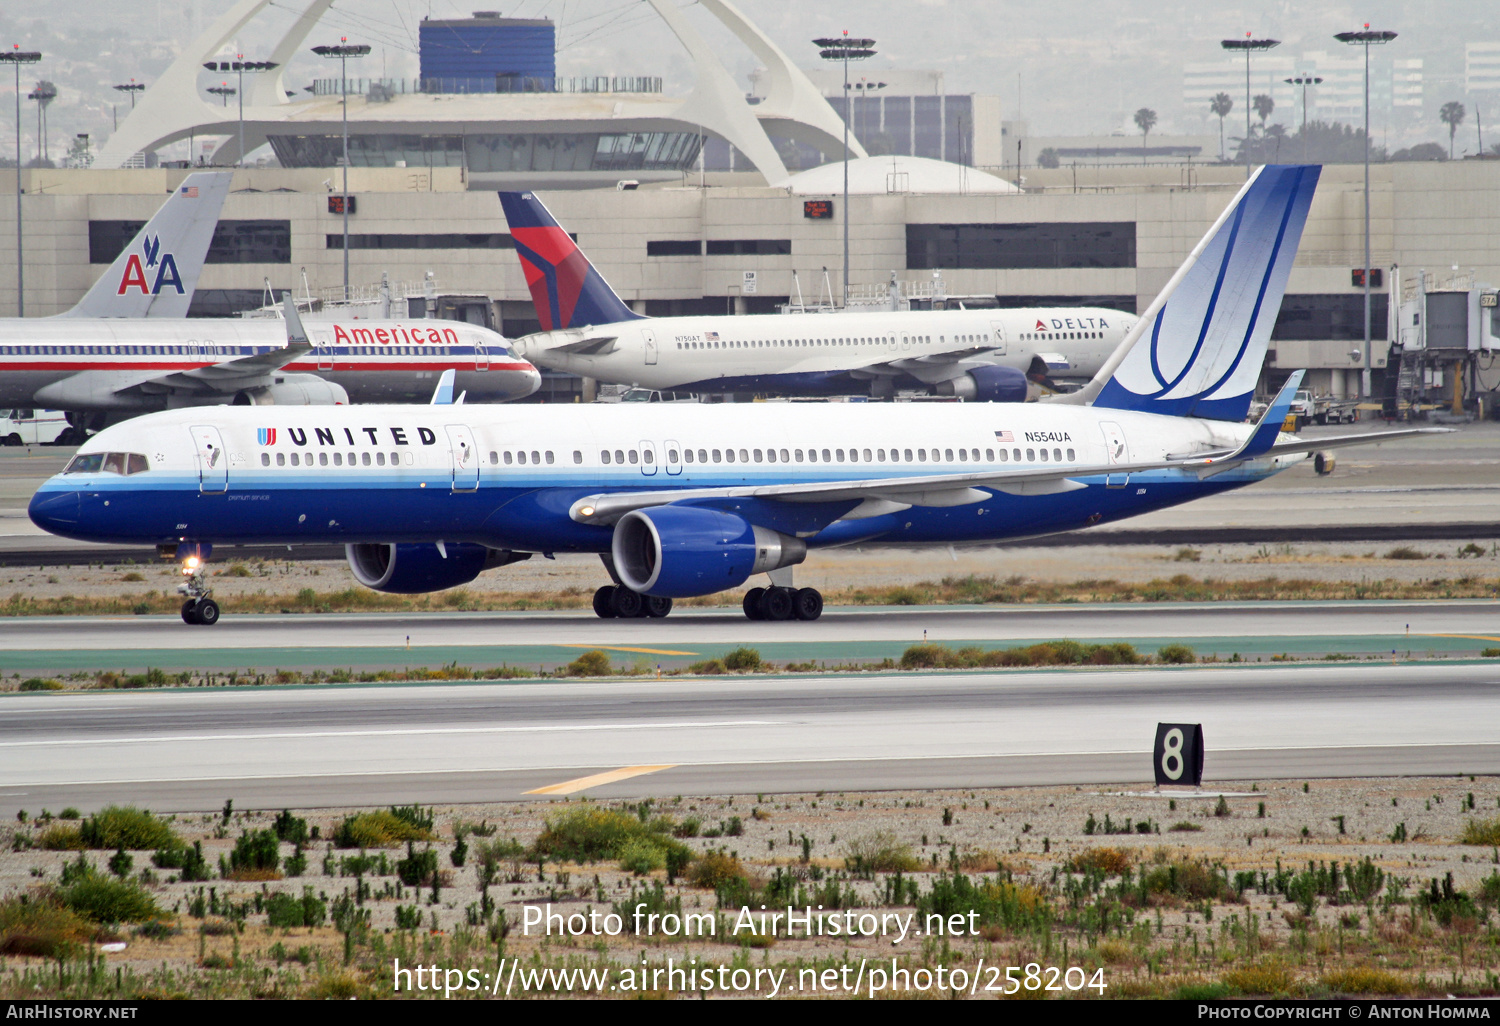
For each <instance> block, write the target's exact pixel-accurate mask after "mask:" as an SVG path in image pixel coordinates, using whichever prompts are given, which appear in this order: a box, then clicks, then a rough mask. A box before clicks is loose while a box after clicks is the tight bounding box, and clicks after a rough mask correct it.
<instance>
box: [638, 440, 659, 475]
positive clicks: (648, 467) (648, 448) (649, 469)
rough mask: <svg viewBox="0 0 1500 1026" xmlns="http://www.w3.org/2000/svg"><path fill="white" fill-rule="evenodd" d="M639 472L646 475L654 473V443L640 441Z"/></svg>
mask: <svg viewBox="0 0 1500 1026" xmlns="http://www.w3.org/2000/svg"><path fill="white" fill-rule="evenodd" d="M641 473H642V474H644V475H645V476H646V477H654V476H655V475H656V443H655V442H646V441H642V442H641Z"/></svg>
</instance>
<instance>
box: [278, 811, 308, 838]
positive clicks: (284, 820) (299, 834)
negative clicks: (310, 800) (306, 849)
mask: <svg viewBox="0 0 1500 1026" xmlns="http://www.w3.org/2000/svg"><path fill="white" fill-rule="evenodd" d="M271 829H272V830H274V831H276V837H277V839H278V840H281V841H285V842H286V843H287V844H306V843H307V820H305V819H300V818H298V817H297V816H293V815H292V813H291V811H290V810H288V809H282V810H281V812H280V814H279V815H277V817H276V819H275V821H274V822H273V823H272V824H271Z"/></svg>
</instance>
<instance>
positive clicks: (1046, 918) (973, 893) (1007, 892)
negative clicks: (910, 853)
mask: <svg viewBox="0 0 1500 1026" xmlns="http://www.w3.org/2000/svg"><path fill="white" fill-rule="evenodd" d="M970 912H974V913H976V916H975V918H976V920H977V921H978V922H979V923H980V924H981V925H993V926H1000V927H1003V928H1006V929H1013V930H1014V929H1029V928H1035V927H1040V926H1041V925H1042V924H1044V923H1047V922H1050V921H1051V919H1052V911H1051V909H1050V908H1049V906H1048V904H1047V898H1046V896H1045V895H1044V894H1042V892H1041V891H1040V890H1038V889H1037V888H1035V887H1033V886H1032V885H1030V884H1025V885H1019V884H1014V883H1011V882H1009V881H1004V880H993V879H990V878H989V877H980V878H979V879H978V880H977V881H975V880H970V879H969V878H968V877H967V876H965V875H964V874H962V873H954V874H953V875H952V876H948V875H947V874H942V875H940V876H939V877H938V878H937V879H936V880H934V881H933V882H932V890H931V891H929V892H928V893H926V894H924V895H922V897H920V898H919V899H918V900H917V915H918V917H919V918H920V919H921V920H922V921H924V922H925V921H926V919H927V917H928V916H930V915H941V916H942V917H943V918H944V919H946V918H948V917H949V916H952V915H956V914H960V913H962V914H964V915H966V916H967V914H968V913H970Z"/></svg>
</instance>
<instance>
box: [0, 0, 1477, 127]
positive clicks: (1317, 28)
mask: <svg viewBox="0 0 1500 1026" xmlns="http://www.w3.org/2000/svg"><path fill="white" fill-rule="evenodd" d="M229 5H230V0H136V2H134V3H131V4H121V3H117V2H113V0H54V2H52V3H50V4H47V5H40V4H35V5H33V4H27V5H22V4H20V3H16V2H12V3H8V4H6V5H4V7H3V8H0V43H7V44H8V43H10V42H18V43H20V44H21V45H22V46H23V48H29V49H41V50H43V51H44V52H45V53H47V55H48V58H47V60H46V61H44V62H43V64H41V65H39V66H38V67H37V68H36V69H35V71H34V74H32V75H29V76H26V77H23V80H22V90H23V93H24V92H27V91H29V90H30V88H31V86H32V84H33V83H34V81H35V80H36V79H37V78H48V79H50V80H52V81H55V82H56V83H57V84H58V85H59V86H60V87H62V95H61V96H60V97H59V99H58V101H57V102H56V103H55V104H54V105H53V107H52V109H51V112H50V117H51V123H52V126H53V127H52V129H51V132H50V134H51V136H52V138H53V150H54V155H56V150H57V140H58V139H64V138H68V139H70V138H71V137H72V135H73V134H74V133H76V132H80V131H90V132H92V133H95V138H96V139H97V138H99V137H101V136H102V135H107V134H108V131H109V127H110V116H111V115H110V104H111V103H114V104H115V105H116V106H117V107H119V106H123V107H124V108H126V109H128V106H129V100H128V98H127V97H125V96H124V95H123V94H120V93H116V92H113V91H112V90H111V89H110V86H111V85H113V84H116V83H118V82H124V81H127V80H128V79H129V78H131V77H135V78H139V79H142V80H145V81H147V82H149V81H150V80H151V79H152V77H153V76H154V75H155V74H157V73H159V72H160V71H161V70H162V68H164V67H165V66H166V64H167V63H168V62H169V61H170V59H171V57H172V56H173V54H174V53H175V52H177V50H178V48H180V47H181V46H182V45H183V44H184V43H185V42H186V41H188V40H189V39H191V38H192V37H193V36H194V35H195V34H196V33H197V32H198V31H200V30H201V29H202V28H203V27H205V26H207V25H208V24H209V23H211V22H212V20H213V19H214V18H216V17H218V16H219V15H220V14H221V13H223V12H224V11H225V10H227V9H228V8H229ZM299 7H300V4H298V3H297V0H278V2H277V5H276V6H275V7H274V8H273V9H271V10H268V11H267V12H265V13H264V14H263V15H262V18H261V22H260V23H258V24H257V25H255V26H254V27H252V28H251V29H249V30H247V32H246V33H245V34H244V37H243V38H242V39H241V40H240V41H239V46H240V48H241V49H242V50H243V51H244V52H245V53H246V54H247V55H249V56H252V57H253V56H255V55H256V53H257V51H262V52H263V51H264V50H267V49H269V47H270V46H271V44H272V42H273V41H274V39H275V38H276V37H277V36H278V35H279V34H280V31H279V29H280V28H281V27H282V26H284V25H285V24H287V19H288V18H289V13H288V12H289V11H290V10H294V9H297V8H299ZM740 7H741V9H742V10H744V11H745V12H746V14H748V15H749V16H750V17H751V18H752V20H754V21H755V22H756V23H758V24H759V25H760V26H761V27H762V28H763V29H764V30H765V31H766V32H767V33H768V34H769V35H770V36H771V37H772V38H773V39H775V40H776V41H777V43H778V44H780V45H781V46H782V48H783V49H785V50H786V51H787V52H788V53H790V54H791V55H792V56H793V57H794V58H795V59H797V60H799V61H805V62H806V64H808V65H813V64H816V63H817V61H816V56H815V49H814V47H813V46H812V44H811V42H810V40H811V39H812V38H813V37H814V36H819V35H824V34H836V33H838V32H839V31H841V30H843V29H848V30H850V32H851V33H853V34H856V35H866V36H872V37H874V38H875V39H876V40H877V49H878V50H879V51H880V53H879V55H878V56H877V57H875V58H873V59H871V60H870V61H868V62H866V63H865V65H864V66H863V68H862V71H863V73H865V74H867V75H878V73H879V72H880V70H881V69H885V68H918V69H931V70H937V71H942V72H943V73H944V75H945V78H946V83H947V87H948V90H949V91H950V92H983V93H997V94H999V95H1000V96H1001V97H1002V100H1003V104H1004V110H1005V117H1007V118H1011V117H1013V116H1014V115H1015V112H1016V110H1017V103H1018V100H1019V104H1020V107H1019V110H1020V113H1021V114H1022V116H1024V117H1025V118H1027V119H1028V120H1029V121H1030V122H1031V128H1032V131H1033V132H1035V133H1037V134H1048V135H1051V134H1083V133H1090V132H1101V131H1103V132H1107V131H1110V130H1112V129H1116V128H1119V127H1120V126H1121V123H1122V119H1125V118H1128V116H1129V112H1131V111H1134V110H1135V109H1136V108H1138V107H1143V106H1144V107H1152V108H1154V109H1155V110H1157V111H1158V112H1159V115H1160V118H1161V121H1160V124H1159V126H1158V132H1171V131H1173V130H1183V129H1186V130H1194V131H1196V130H1200V128H1201V126H1200V125H1199V124H1197V123H1190V119H1189V118H1188V117H1186V116H1185V115H1186V112H1184V111H1183V109H1182V99H1181V94H1182V74H1181V69H1182V65H1183V64H1185V63H1189V62H1195V61H1205V60H1214V59H1217V58H1218V57H1219V56H1220V55H1221V52H1222V51H1221V50H1220V47H1219V40H1220V39H1223V38H1228V37H1232V36H1239V35H1242V34H1243V33H1244V32H1246V31H1250V32H1254V33H1255V34H1256V35H1257V36H1270V37H1273V38H1277V39H1281V40H1282V41H1283V43H1282V51H1281V52H1282V53H1286V54H1296V53H1300V52H1302V51H1305V50H1315V49H1335V48H1337V47H1339V45H1340V44H1338V43H1336V42H1335V41H1334V40H1333V39H1332V38H1331V37H1332V34H1333V33H1334V32H1338V31H1343V30H1345V29H1350V28H1357V27H1359V25H1360V24H1361V23H1363V22H1366V21H1368V22H1370V23H1371V24H1372V25H1373V26H1374V27H1376V28H1386V29H1391V30H1394V31H1396V32H1399V33H1400V38H1399V39H1398V40H1397V41H1396V42H1395V43H1393V44H1391V45H1390V46H1388V47H1386V48H1385V51H1384V52H1385V53H1386V54H1388V55H1389V56H1392V57H1395V56H1402V57H1421V58H1423V59H1424V61H1425V68H1424V72H1425V74H1426V79H1427V84H1428V92H1429V97H1428V99H1429V102H1431V101H1432V100H1433V99H1434V97H1438V99H1437V102H1438V103H1441V102H1442V100H1445V99H1460V100H1466V101H1467V100H1469V98H1467V97H1465V96H1464V95H1463V45H1464V43H1465V42H1467V41H1477V40H1497V41H1500V2H1496V0H1430V2H1427V3H1421V4H1418V3H1412V2H1397V0H1370V2H1368V3H1365V4H1362V5H1358V6H1356V5H1352V4H1349V3H1345V2H1341V0H1333V2H1312V0H1273V2H1264V3H1244V2H1214V0H1209V2H1208V3H1204V2H1203V0H1112V2H1108V3H1105V2H1092V0H1088V2H1086V0H1047V2H1037V0H1026V2H1019V0H987V2H974V0H967V2H958V0H858V2H856V0H824V2H822V3H819V4H817V5H815V6H814V7H813V8H812V9H811V10H809V9H807V8H803V7H802V6H801V5H800V4H789V3H786V2H784V0H777V2H772V0H740ZM475 9H498V10H500V12H501V13H502V14H504V15H507V16H514V17H550V18H552V19H554V20H555V21H556V22H557V24H558V30H559V31H558V35H559V54H558V64H559V72H560V73H562V74H613V75H661V76H663V77H664V78H665V79H666V80H667V88H668V90H669V91H671V92H681V91H682V90H684V89H686V88H687V87H688V86H689V85H690V72H689V68H688V63H687V61H686V59H685V56H684V54H683V51H682V49H681V47H680V46H679V45H678V44H677V43H676V41H675V39H673V38H672V36H671V35H670V33H669V32H668V31H667V29H666V27H665V26H664V25H663V24H662V23H661V22H660V20H659V19H658V18H657V17H656V16H655V14H654V13H653V12H652V11H651V9H650V7H649V6H648V5H647V4H645V3H643V2H641V0H518V2H512V3H504V2H500V0H461V2H454V0H338V2H337V3H335V5H334V8H333V10H332V11H330V12H329V14H328V15H326V16H325V17H324V19H323V21H322V23H321V24H320V26H319V27H318V28H317V29H315V30H314V32H313V35H312V36H310V37H309V39H308V44H309V45H313V44H316V43H318V42H333V41H336V40H337V37H338V36H340V35H348V36H349V37H350V40H351V41H353V42H368V43H370V44H371V45H372V46H374V47H375V51H374V53H373V54H372V55H371V57H369V58H368V59H367V60H366V61H364V62H363V66H362V68H361V70H360V73H362V74H371V75H379V74H385V75H390V76H408V77H409V76H415V74H416V72H417V55H416V38H417V24H418V22H419V21H420V20H421V18H422V17H424V16H431V17H436V18H452V17H467V16H469V15H470V14H471V13H472V11H473V10H475ZM686 9H687V12H688V15H689V17H690V18H691V19H692V20H693V22H694V24H695V25H697V26H698V27H699V29H700V31H702V32H703V33H704V34H705V35H707V36H708V37H709V38H710V39H712V40H713V41H714V42H715V43H716V44H717V45H718V46H719V50H720V52H721V54H723V57H724V60H725V63H726V65H727V66H728V67H729V69H730V71H731V72H732V73H733V74H734V75H735V77H736V80H737V81H739V82H740V83H742V84H746V85H748V80H747V78H746V76H747V74H748V73H749V72H750V71H751V70H752V69H753V68H754V66H755V62H754V60H753V58H752V57H751V56H750V55H749V53H748V52H746V51H745V50H744V48H743V47H742V46H740V45H739V43H738V42H737V41H735V40H734V39H733V38H732V37H730V36H729V35H728V33H727V32H725V31H723V30H722V29H720V28H718V26H717V23H716V22H714V20H713V19H712V18H711V17H709V16H708V15H707V12H704V11H694V10H692V5H687V8H686ZM327 73H328V69H327V68H326V67H325V66H323V65H322V62H320V61H319V59H318V58H316V57H314V56H312V55H310V54H309V55H305V56H303V57H300V58H298V59H297V60H296V61H295V62H294V63H293V64H292V66H291V67H290V69H289V72H288V79H287V81H288V85H289V86H291V87H293V88H300V86H301V85H304V84H306V83H307V82H308V81H310V80H311V79H312V78H313V77H315V76H319V75H326V74H327ZM1450 94H1451V95H1450ZM1469 102H1472V101H1469ZM11 103H13V99H12V96H11V90H10V87H9V83H8V82H7V83H0V118H3V119H4V120H3V121H0V140H4V143H0V145H4V144H6V143H8V144H11V145H13V140H14V134H13V132H14V128H13V123H12V119H11V118H9V117H5V115H4V111H5V110H7V109H13V108H12V107H11ZM35 113H36V111H35V106H34V105H33V104H29V103H23V122H25V121H27V120H28V119H29V122H30V127H29V128H28V127H23V135H24V138H25V139H26V140H28V141H27V142H26V143H25V144H23V145H24V146H26V147H28V148H29V147H30V146H31V145H32V143H30V141H29V140H30V139H31V138H32V136H33V135H34V134H35ZM1283 113H1285V114H1286V116H1288V117H1290V116H1291V112H1290V111H1287V112H1282V111H1280V110H1278V112H1277V116H1276V118H1273V120H1281V118H1282V115H1283ZM1497 113H1500V112H1497ZM1431 120H1432V125H1431V127H1430V131H1428V130H1427V128H1426V127H1421V128H1419V130H1418V131H1419V134H1423V135H1425V136H1430V137H1431V138H1433V139H1436V138H1438V137H1439V135H1440V134H1446V133H1445V130H1444V129H1443V128H1442V126H1441V125H1439V124H1438V123H1437V122H1436V120H1435V119H1431ZM1497 120H1500V118H1497Z"/></svg>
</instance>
